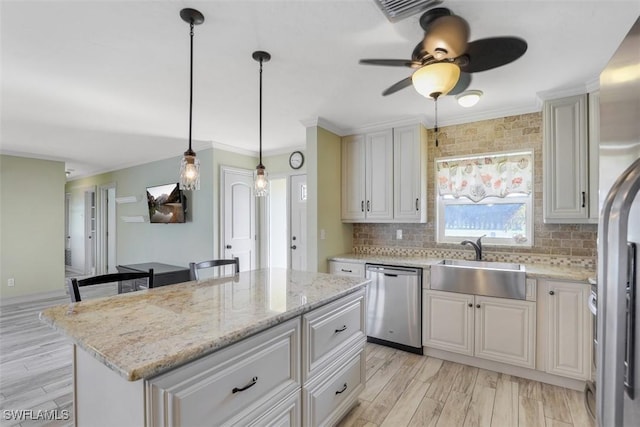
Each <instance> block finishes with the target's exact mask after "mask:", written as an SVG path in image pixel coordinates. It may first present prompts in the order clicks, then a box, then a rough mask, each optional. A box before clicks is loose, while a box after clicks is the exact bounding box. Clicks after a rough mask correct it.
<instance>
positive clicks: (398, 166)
mask: <svg viewBox="0 0 640 427" xmlns="http://www.w3.org/2000/svg"><path fill="white" fill-rule="evenodd" d="M426 153H427V136H426V130H425V129H424V128H423V127H422V126H405V127H401V128H395V129H393V218H394V219H395V220H397V221H399V222H427V197H426V194H427V161H426V160H427V154H426Z"/></svg>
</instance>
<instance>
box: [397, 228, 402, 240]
mask: <svg viewBox="0 0 640 427" xmlns="http://www.w3.org/2000/svg"><path fill="white" fill-rule="evenodd" d="M396 240H402V230H396Z"/></svg>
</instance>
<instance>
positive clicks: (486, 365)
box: [424, 347, 586, 391]
mask: <svg viewBox="0 0 640 427" xmlns="http://www.w3.org/2000/svg"><path fill="white" fill-rule="evenodd" d="M424 354H425V356H431V357H435V358H438V359H443V360H449V361H451V362H456V363H462V364H464V365H469V366H475V367H476V368H482V369H488V370H491V371H495V372H500V373H503V374H507V375H513V376H516V377H521V378H526V379H528V380H534V381H539V382H542V383H547V384H552V385H557V386H560V387H565V388H570V389H572V390H578V391H584V387H585V385H586V381H581V380H575V379H573V378H566V377H560V376H558V375H552V374H548V373H546V372H543V371H538V370H535V369H529V368H523V367H520V366H513V365H507V364H504V363H500V362H494V361H493V360H485V359H479V358H477V357H471V356H466V355H464V354H458V353H452V352H450V351H445V350H439V349H435V348H429V347H424Z"/></svg>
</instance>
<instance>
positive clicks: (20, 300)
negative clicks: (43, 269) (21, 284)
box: [0, 286, 68, 307]
mask: <svg viewBox="0 0 640 427" xmlns="http://www.w3.org/2000/svg"><path fill="white" fill-rule="evenodd" d="M57 297H65V298H68V296H67V290H66V288H65V287H64V286H63V287H61V288H60V289H56V290H55V291H47V292H36V293H33V294H27V295H18V296H15V297H3V298H0V307H1V306H5V305H10V304H24V303H29V302H36V301H39V300H43V299H48V298H57Z"/></svg>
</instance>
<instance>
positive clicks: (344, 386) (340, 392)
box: [336, 383, 347, 394]
mask: <svg viewBox="0 0 640 427" xmlns="http://www.w3.org/2000/svg"><path fill="white" fill-rule="evenodd" d="M346 390H347V383H344V385H343V386H342V390H338V391H336V394H342V393H344V392H345V391H346Z"/></svg>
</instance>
